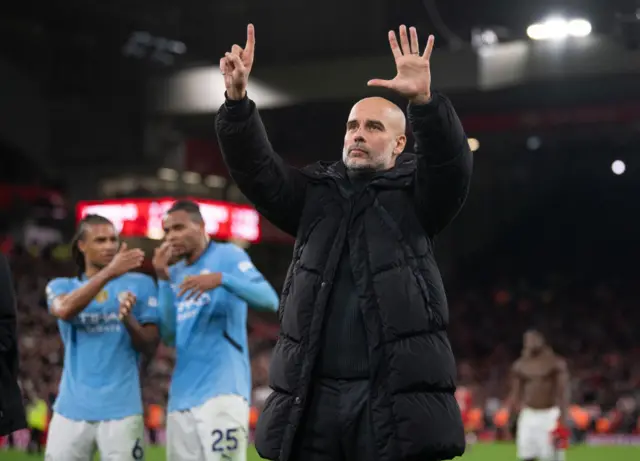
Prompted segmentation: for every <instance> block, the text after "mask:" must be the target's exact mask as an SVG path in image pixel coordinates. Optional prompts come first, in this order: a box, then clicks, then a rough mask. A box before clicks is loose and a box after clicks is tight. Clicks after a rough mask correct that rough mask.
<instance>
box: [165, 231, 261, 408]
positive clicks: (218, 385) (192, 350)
mask: <svg viewBox="0 0 640 461" xmlns="http://www.w3.org/2000/svg"><path fill="white" fill-rule="evenodd" d="M215 272H221V273H222V274H223V277H224V275H225V274H230V275H232V276H234V277H236V278H238V279H242V280H243V281H247V282H259V281H263V280H264V278H263V276H262V274H260V272H259V271H258V270H257V269H256V267H255V266H254V265H253V264H252V262H251V259H250V258H249V256H248V255H247V254H246V253H245V251H244V250H242V249H241V248H239V247H237V246H236V245H233V244H227V243H214V242H211V243H210V244H209V247H208V248H207V249H206V250H205V252H204V253H203V254H202V255H201V256H200V258H199V259H198V260H197V261H195V262H194V263H193V264H192V265H187V264H186V263H185V262H184V261H181V262H179V263H177V264H175V265H174V266H172V267H170V268H169V277H170V283H171V289H172V292H173V297H174V299H173V302H174V306H175V309H176V330H175V347H176V366H175V369H174V371H173V378H172V381H171V389H170V391H169V411H179V410H186V409H189V408H193V407H196V406H199V405H201V404H203V403H205V402H206V401H207V400H209V399H211V398H213V397H216V396H218V395H226V394H233V395H240V396H242V397H244V398H245V399H246V400H247V401H249V398H250V393H251V369H250V367H249V351H248V343H247V303H246V302H245V301H244V300H242V299H240V298H239V297H237V296H236V295H234V294H232V293H231V292H230V291H229V290H227V289H226V288H224V287H222V286H221V287H218V288H216V289H214V290H210V291H208V292H206V293H204V294H203V295H202V296H201V297H200V299H198V300H197V301H195V300H187V299H185V296H184V295H183V296H182V297H178V293H179V292H180V288H179V285H180V283H181V282H182V281H183V280H184V279H185V277H188V276H190V275H199V274H206V273H215Z"/></svg>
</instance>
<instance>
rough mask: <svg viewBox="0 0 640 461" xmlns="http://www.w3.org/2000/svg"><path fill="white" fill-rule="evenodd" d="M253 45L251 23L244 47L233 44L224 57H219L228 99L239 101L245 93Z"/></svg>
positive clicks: (253, 38)
mask: <svg viewBox="0 0 640 461" xmlns="http://www.w3.org/2000/svg"><path fill="white" fill-rule="evenodd" d="M255 45H256V36H255V31H254V29H253V24H249V25H248V26H247V43H246V45H245V46H244V49H243V48H242V47H240V46H239V45H233V46H232V47H231V51H230V52H227V53H225V54H224V58H221V59H220V72H222V75H223V77H224V86H225V88H226V90H227V97H228V98H229V99H232V100H234V101H239V100H241V99H243V98H244V97H245V96H246V94H247V82H248V80H249V74H250V73H251V68H252V67H253V55H254V50H255Z"/></svg>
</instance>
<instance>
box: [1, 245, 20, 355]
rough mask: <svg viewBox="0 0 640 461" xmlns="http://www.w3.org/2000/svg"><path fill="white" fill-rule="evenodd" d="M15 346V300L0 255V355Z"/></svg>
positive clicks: (11, 283) (8, 272)
mask: <svg viewBox="0 0 640 461" xmlns="http://www.w3.org/2000/svg"><path fill="white" fill-rule="evenodd" d="M15 345H16V298H15V294H14V291H13V281H12V278H11V269H10V268H9V263H8V261H7V259H6V258H5V256H4V255H3V254H0V353H2V352H8V351H10V350H13V349H14V348H15Z"/></svg>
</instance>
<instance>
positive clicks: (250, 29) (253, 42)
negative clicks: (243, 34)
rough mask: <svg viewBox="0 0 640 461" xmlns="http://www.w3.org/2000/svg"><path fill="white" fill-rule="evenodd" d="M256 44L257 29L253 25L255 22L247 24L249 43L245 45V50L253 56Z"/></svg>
mask: <svg viewBox="0 0 640 461" xmlns="http://www.w3.org/2000/svg"><path fill="white" fill-rule="evenodd" d="M255 46H256V31H255V29H254V27H253V24H249V25H248V26H247V44H246V45H245V46H244V52H245V53H246V54H247V55H248V56H250V57H253V50H254V49H255Z"/></svg>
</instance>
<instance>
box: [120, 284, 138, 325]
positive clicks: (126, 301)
mask: <svg viewBox="0 0 640 461" xmlns="http://www.w3.org/2000/svg"><path fill="white" fill-rule="evenodd" d="M135 305H136V295H134V294H133V293H131V292H130V291H126V292H124V294H123V295H122V297H121V299H120V307H119V309H118V319H120V321H123V322H126V321H127V320H128V319H129V314H131V310H132V309H133V306H135Z"/></svg>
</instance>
